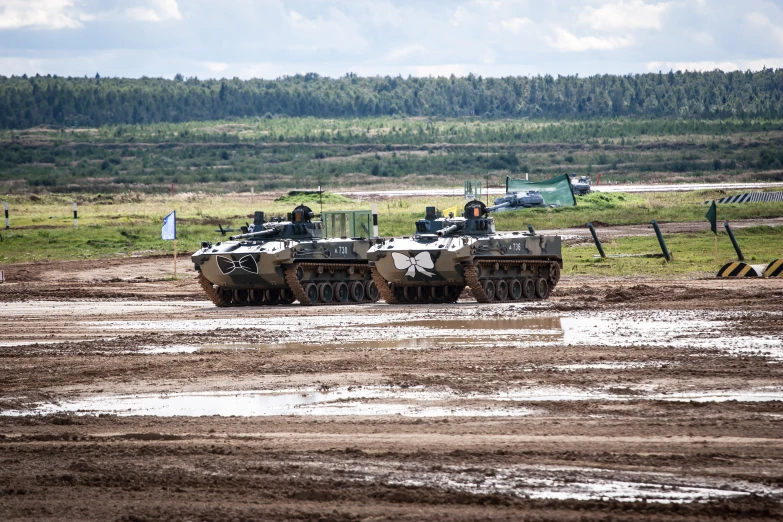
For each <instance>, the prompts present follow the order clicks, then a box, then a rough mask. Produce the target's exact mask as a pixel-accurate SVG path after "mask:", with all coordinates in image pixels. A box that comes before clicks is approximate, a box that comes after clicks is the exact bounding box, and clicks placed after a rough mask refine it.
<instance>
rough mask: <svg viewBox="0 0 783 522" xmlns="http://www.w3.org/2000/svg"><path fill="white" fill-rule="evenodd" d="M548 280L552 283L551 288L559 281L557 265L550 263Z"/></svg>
mask: <svg viewBox="0 0 783 522" xmlns="http://www.w3.org/2000/svg"><path fill="white" fill-rule="evenodd" d="M549 279H550V280H551V281H552V283H551V287H552V288H554V287H555V285H556V284H557V283H558V281H560V265H558V264H557V263H552V264H551V265H550V266H549Z"/></svg>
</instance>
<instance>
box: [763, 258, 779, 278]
mask: <svg viewBox="0 0 783 522" xmlns="http://www.w3.org/2000/svg"><path fill="white" fill-rule="evenodd" d="M764 277H780V278H783V258H781V259H776V260H774V261H773V262H771V263H770V264H769V265H768V266H767V268H766V269H765V270H764Z"/></svg>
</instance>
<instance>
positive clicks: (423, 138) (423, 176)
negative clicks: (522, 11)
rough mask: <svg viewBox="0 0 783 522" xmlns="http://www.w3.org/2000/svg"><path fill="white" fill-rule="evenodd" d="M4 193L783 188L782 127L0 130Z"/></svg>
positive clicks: (634, 122) (703, 123)
mask: <svg viewBox="0 0 783 522" xmlns="http://www.w3.org/2000/svg"><path fill="white" fill-rule="evenodd" d="M0 143H2V145H3V146H2V147H0V194H2V193H6V194H21V193H30V192H38V193H40V192H53V193H95V192H98V191H99V192H101V193H124V192H127V191H134V192H145V193H151V194H155V193H157V194H165V193H166V192H167V191H168V189H169V186H170V185H171V183H175V184H176V185H177V186H178V187H179V190H183V191H199V192H201V191H206V192H215V193H229V192H245V191H250V188H251V187H252V188H254V189H255V190H256V191H262V190H288V189H307V188H315V187H316V186H317V185H324V186H326V187H330V188H331V189H335V188H337V187H342V188H345V187H358V186H361V187H367V186H371V187H376V188H379V187H389V188H400V187H413V186H416V187H435V186H457V185H460V184H461V183H462V181H463V180H465V179H471V178H479V179H485V178H487V177H489V178H490V182H491V183H492V184H493V185H495V186H501V185H502V184H503V183H504V180H505V176H507V175H510V176H523V175H524V174H525V173H529V175H530V179H531V180H541V179H546V178H547V177H548V176H555V175H559V174H564V173H577V174H589V175H592V176H593V177H596V176H597V175H598V173H599V172H600V173H602V176H603V177H602V180H603V182H605V183H606V182H612V183H626V182H645V183H647V182H655V181H665V182H669V183H670V182H687V181H713V182H714V181H752V180H757V181H775V180H777V181H781V180H783V121H781V120H765V119H726V120H679V119H663V118H660V119H632V118H613V119H609V118H603V119H601V118H598V119H593V120H551V121H548V120H526V119H513V120H505V119H502V120H493V119H481V118H459V119H458V118H451V119H445V118H431V119H428V118H411V117H407V118H404V117H382V118H361V119H360V118H353V119H350V118H345V119H320V118H288V117H275V118H253V119H249V118H246V119H237V120H225V121H211V122H203V121H201V122H188V123H176V124H175V123H157V124H149V125H113V126H105V127H100V128H94V129H91V128H70V129H69V128H64V127H51V126H42V127H35V128H31V129H26V130H13V131H11V130H5V131H0Z"/></svg>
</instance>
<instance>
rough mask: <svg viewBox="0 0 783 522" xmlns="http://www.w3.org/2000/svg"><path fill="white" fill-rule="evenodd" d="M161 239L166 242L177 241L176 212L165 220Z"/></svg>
mask: <svg viewBox="0 0 783 522" xmlns="http://www.w3.org/2000/svg"><path fill="white" fill-rule="evenodd" d="M160 232H161V234H160V235H161V238H163V239H164V240H170V239H177V211H176V210H175V211H174V212H172V213H171V214H169V215H168V216H166V217H164V218H163V228H162V229H161V231H160Z"/></svg>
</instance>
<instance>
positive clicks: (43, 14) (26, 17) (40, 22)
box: [0, 0, 94, 29]
mask: <svg viewBox="0 0 783 522" xmlns="http://www.w3.org/2000/svg"><path fill="white" fill-rule="evenodd" d="M92 19H94V16H92V15H90V14H89V13H86V12H84V11H82V10H81V9H79V8H78V7H76V6H75V1H74V0H0V29H21V28H26V27H29V28H32V29H77V28H79V27H82V25H83V24H82V22H87V21H90V20H92Z"/></svg>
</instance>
